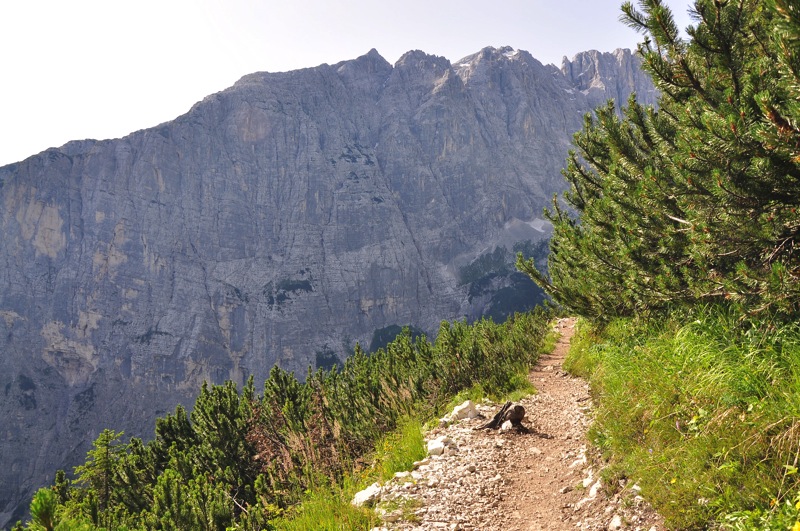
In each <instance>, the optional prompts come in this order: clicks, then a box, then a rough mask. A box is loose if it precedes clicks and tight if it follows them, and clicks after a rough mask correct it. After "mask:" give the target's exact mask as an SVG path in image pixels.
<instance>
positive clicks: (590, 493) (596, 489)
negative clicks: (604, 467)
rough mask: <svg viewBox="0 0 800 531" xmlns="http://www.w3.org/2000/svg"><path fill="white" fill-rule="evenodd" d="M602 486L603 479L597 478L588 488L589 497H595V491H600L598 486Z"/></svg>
mask: <svg viewBox="0 0 800 531" xmlns="http://www.w3.org/2000/svg"><path fill="white" fill-rule="evenodd" d="M602 486H603V480H601V479H598V480H597V482H596V483H595V484H594V485H592V488H591V489H589V497H590V498H595V497H597V493H598V492H599V491H600V488H601V487H602Z"/></svg>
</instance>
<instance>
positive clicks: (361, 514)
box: [273, 418, 427, 531]
mask: <svg viewBox="0 0 800 531" xmlns="http://www.w3.org/2000/svg"><path fill="white" fill-rule="evenodd" d="M426 453H427V450H426V446H425V440H424V438H423V436H422V426H421V424H420V422H419V421H418V420H416V419H412V418H406V419H403V420H402V421H401V422H400V424H399V427H398V428H397V429H396V430H395V431H393V432H391V433H389V434H387V435H386V436H385V437H384V438H383V439H381V441H380V442H379V443H378V444H377V446H376V450H375V453H374V455H372V456H371V457H370V461H371V462H372V465H371V466H370V467H369V468H368V469H366V470H364V471H362V472H361V473H357V474H356V473H354V474H352V475H350V476H348V477H347V478H345V481H344V487H342V488H341V489H339V488H331V487H328V486H325V487H318V488H315V489H313V490H312V491H309V492H308V493H307V494H306V497H305V498H304V499H303V501H302V502H301V503H300V504H298V505H297V506H296V507H295V508H294V509H293V510H292V511H291V512H290V513H289V514H288V515H287V516H285V517H284V518H281V519H280V520H278V521H275V522H273V524H274V525H275V529H277V530H280V531H284V530H285V531H301V530H302V531H305V530H308V529H315V530H317V529H319V530H325V531H327V530H331V531H334V530H335V531H341V530H351V529H370V528H371V527H374V526H377V525H379V523H380V518H379V517H378V516H377V515H376V514H375V513H374V512H373V511H372V510H370V509H359V508H356V507H353V506H352V505H351V504H350V501H351V500H352V499H353V496H354V495H355V493H356V492H358V491H359V490H361V489H363V488H365V487H366V486H367V485H369V484H371V483H373V482H375V481H380V482H381V483H383V482H386V481H387V480H389V479H391V478H392V477H393V476H394V474H395V473H396V472H401V471H404V470H410V469H411V466H412V465H413V463H414V461H419V460H420V459H422V458H424V457H425V455H426ZM403 509H406V508H405V507H403Z"/></svg>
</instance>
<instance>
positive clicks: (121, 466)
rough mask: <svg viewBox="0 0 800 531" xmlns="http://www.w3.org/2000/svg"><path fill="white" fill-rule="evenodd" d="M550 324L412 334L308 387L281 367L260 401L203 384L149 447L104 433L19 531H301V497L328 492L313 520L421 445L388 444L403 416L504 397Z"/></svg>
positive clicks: (357, 516) (317, 377) (515, 321)
mask: <svg viewBox="0 0 800 531" xmlns="http://www.w3.org/2000/svg"><path fill="white" fill-rule="evenodd" d="M546 327H547V318H546V316H545V314H544V313H543V312H540V311H539V312H533V313H529V314H525V315H516V316H514V317H513V318H511V319H509V320H508V321H506V322H505V323H503V324H494V323H492V322H491V321H480V322H477V323H475V324H473V325H467V324H466V323H462V322H456V323H452V324H451V323H446V322H445V323H442V325H441V327H440V329H439V334H438V336H437V338H436V341H435V343H434V344H431V343H429V342H428V341H427V339H426V338H425V337H419V338H417V339H415V340H414V339H412V336H411V332H410V331H409V330H406V331H405V332H404V333H403V334H401V335H400V336H398V337H397V339H396V340H395V341H393V342H391V343H390V344H389V345H388V346H387V347H386V348H385V349H379V350H378V351H377V352H375V353H372V354H366V353H365V352H364V351H363V350H361V349H360V348H358V347H356V349H355V353H354V354H353V355H352V356H351V357H350V358H348V359H347V360H346V361H345V363H344V365H343V367H342V368H341V369H338V368H335V367H334V368H333V369H332V370H330V371H323V370H318V371H316V372H313V373H310V374H308V375H307V377H306V379H305V381H304V382H301V381H299V380H298V379H297V378H295V376H294V375H293V374H291V373H287V372H286V371H283V370H281V369H280V368H278V367H275V368H274V369H273V370H272V372H271V374H270V377H269V379H267V381H266V382H265V383H264V387H263V392H262V394H261V395H257V393H256V390H255V385H254V383H253V381H252V379H251V380H250V381H249V382H248V383H247V385H246V386H245V387H244V388H243V389H241V390H238V389H237V388H236V386H235V385H234V384H233V383H232V382H227V383H225V384H223V385H215V386H208V385H204V386H203V388H202V390H201V392H200V395H199V396H198V398H197V400H196V402H195V404H194V407H193V408H192V409H191V413H188V412H187V411H186V410H185V409H184V408H183V407H180V406H179V407H178V408H176V410H175V412H174V413H173V414H170V415H167V416H166V417H164V418H160V419H158V421H157V422H156V430H155V438H154V439H153V440H151V441H150V442H148V443H144V442H143V441H142V440H140V439H137V438H133V439H130V440H129V441H127V442H125V441H124V439H123V437H122V434H121V433H117V432H114V431H112V430H105V431H103V432H102V433H101V434H100V436H99V437H98V438H97V440H96V441H95V442H94V447H93V449H92V450H91V451H90V452H89V453H88V456H87V460H86V462H85V463H84V464H83V465H81V466H79V467H77V468H76V469H75V477H74V479H71V480H70V479H67V477H66V475H65V474H64V473H59V474H58V476H57V478H56V483H55V485H53V486H52V487H49V488H44V489H41V490H40V491H39V492H37V494H36V496H35V497H34V500H33V503H32V504H31V515H32V520H31V522H29V523H28V524H27V526H26V528H27V529H37V530H38V529H48V530H52V529H63V530H66V529H109V530H110V529H115V530H118V529H164V530H168V529H187V530H188V529H192V530H195V529H215V530H216V529H220V530H224V529H231V528H232V529H273V528H276V526H277V527H278V528H280V529H296V528H297V527H296V525H295V524H291V523H288V522H290V520H287V519H285V518H281V517H283V516H285V515H287V514H292V513H293V512H295V510H296V507H297V504H298V502H300V501H301V500H303V499H304V498H306V497H307V493H308V492H311V491H315V492H323V493H324V492H327V493H328V496H327V498H326V497H325V496H317V497H316V498H315V500H314V503H310V504H305V505H304V506H303V507H302V508H301V509H300V510H299V512H298V515H299V517H301V518H302V517H303V514H305V515H307V516H306V517H309V518H316V516H315V515H314V513H313V511H314V507H315V506H316V505H315V504H319V503H322V505H323V506H324V507H328V506H327V505H325V504H326V503H327V501H330V499H334V498H336V492H337V489H341V488H342V482H343V480H344V479H345V478H346V477H347V476H348V474H349V473H352V472H353V471H354V470H358V469H359V468H364V466H365V464H366V461H365V459H366V458H367V456H368V455H369V454H370V453H371V452H373V450H374V448H375V446H376V443H378V442H379V441H383V443H381V444H382V445H383V446H382V447H387V445H389V446H394V445H398V444H399V443H398V442H397V441H408V440H412V441H413V440H416V439H419V440H421V435H417V437H416V439H414V437H411V436H408V437H401V438H400V439H395V438H392V437H389V438H387V433H390V432H391V431H392V430H395V429H396V428H398V426H401V427H402V426H406V427H407V426H409V425H411V426H412V428H411V432H413V431H414V429H416V432H417V433H418V434H419V425H418V424H417V425H416V428H413V426H414V425H413V423H410V421H408V420H404V419H408V417H409V415H413V414H416V415H418V416H419V415H427V416H430V415H433V414H434V413H437V412H438V410H439V409H440V408H441V407H442V406H443V405H444V404H446V403H447V401H448V400H449V399H450V398H451V397H452V396H453V395H455V394H457V393H458V392H460V391H462V390H465V389H470V388H472V387H474V386H476V385H477V384H480V386H481V387H482V388H483V389H484V390H485V391H486V392H487V393H490V394H491V393H494V394H503V393H506V392H508V391H510V390H512V389H513V387H514V386H515V385H517V384H518V383H519V382H518V378H516V376H517V375H518V374H519V373H523V374H524V373H525V372H526V370H527V368H528V367H529V366H530V365H531V363H532V362H533V361H535V359H536V356H537V353H538V351H539V348H540V347H541V345H542V342H543V339H544V335H545V330H546ZM406 431H408V430H406ZM400 433H404V431H403V430H400ZM404 444H406V443H404ZM379 446H380V445H379ZM411 446H413V447H419V446H420V443H419V441H418V440H417V442H416V443H414V444H412V445H411ZM401 447H403V448H405V446H402V445H401ZM401 454H404V455H405V454H408V455H405V456H404V457H403V456H401V457H400V458H399V459H400V460H401V461H402V459H408V458H409V456H413V452H410V451H403V452H401ZM387 461H389V462H386V463H384V464H383V467H384V468H386V469H387V470H391V472H393V471H394V470H392V469H391V467H393V466H395V465H393V464H392V463H391V462H390V461H391V460H387ZM326 500H327V501H326ZM334 505H335V504H334ZM324 510H329V509H324ZM336 510H337V511H339V509H336ZM308 515H310V516H308ZM337 518H339V524H337V526H341V525H345V526H353V527H356V528H357V527H358V526H357V525H356V524H355V523H354V522H360V523H361V524H364V523H365V522H368V521H369V517H367V516H365V515H364V513H363V512H359V510H356V509H354V508H348V509H347V510H342V514H341V515H340V516H339V517H337ZM347 522H349V523H347ZM300 525H302V524H300ZM337 528H338V527H337Z"/></svg>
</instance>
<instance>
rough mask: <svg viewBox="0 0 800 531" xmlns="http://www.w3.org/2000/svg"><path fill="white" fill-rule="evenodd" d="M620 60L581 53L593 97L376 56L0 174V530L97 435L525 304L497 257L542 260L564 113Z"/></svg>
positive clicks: (479, 64) (247, 90)
mask: <svg viewBox="0 0 800 531" xmlns="http://www.w3.org/2000/svg"><path fill="white" fill-rule="evenodd" d="M621 53H622V54H623V55H624V52H616V54H617V55H614V56H610V55H609V54H596V53H595V54H589V55H586V56H581V59H580V68H584V69H586V70H587V71H591V72H595V74H593V76H594V77H593V78H592V79H601V80H602V83H603V86H604V88H603V91H604V92H603V93H602V97H595V95H594V92H592V91H593V90H594V89H593V87H595V85H596V84H593V83H594V81H591V82H590V83H589V85H585V82H586V79H585V78H584V77H581V76H577V77H576V75H573V74H570V73H569V72H567V74H568V75H565V73H563V72H562V71H561V70H559V69H557V68H556V67H554V66H552V65H548V66H545V65H542V64H541V63H540V62H538V61H537V60H536V59H534V58H533V57H532V56H531V55H530V54H528V53H527V52H524V51H516V50H512V49H509V48H503V49H493V48H486V49H484V50H481V51H480V52H479V53H477V54H475V55H472V56H469V57H466V58H464V59H462V60H460V61H458V62H456V63H455V64H452V63H450V62H449V61H448V60H447V59H444V58H442V57H435V56H431V55H427V54H425V53H422V52H419V51H413V52H409V53H407V54H406V55H404V56H403V57H402V58H401V59H400V60H399V61H398V62H397V64H395V65H394V66H392V65H390V64H389V63H387V62H386V61H385V60H384V59H383V58H382V57H381V56H380V55H378V53H377V52H375V51H374V50H373V51H371V52H369V53H368V54H366V55H364V56H363V57H359V58H358V59H355V60H352V61H345V62H342V63H339V64H335V65H321V66H319V67H316V68H309V69H304V70H298V71H293V72H287V73H256V74H251V75H248V76H245V77H244V78H242V79H241V80H240V81H239V82H238V83H236V84H235V85H234V86H233V87H231V88H229V89H227V90H224V91H222V92H220V93H217V94H214V95H211V96H209V97H207V98H206V99H204V100H203V101H202V102H199V103H197V104H196V105H195V106H194V107H193V108H192V109H191V110H190V111H189V112H188V113H186V114H185V115H183V116H180V117H179V118H177V119H175V120H173V121H171V122H167V123H164V124H161V125H159V126H157V127H154V128H151V129H147V130H143V131H137V132H135V133H132V134H130V135H128V136H126V137H125V138H121V139H116V140H105V141H93V140H85V141H78V142H70V143H69V144H66V145H65V146H62V147H61V148H57V149H49V150H47V151H45V152H43V153H40V154H38V155H35V156H33V157H30V158H28V159H27V160H25V161H22V162H19V163H16V164H12V165H8V166H5V167H2V168H0V205H2V211H0V226H1V228H2V230H0V353H2V356H0V390H1V391H2V393H3V398H2V401H0V426H2V428H1V429H2V438H0V459H2V462H1V463H0V525H5V524H6V523H8V522H9V521H11V520H13V519H16V518H17V517H19V516H21V514H22V512H24V510H25V504H26V503H27V499H28V498H29V497H30V496H31V495H32V493H33V491H34V490H35V489H36V488H38V487H40V486H42V485H44V484H46V483H48V482H49V481H51V480H52V478H53V476H54V474H55V471H56V470H57V469H58V468H64V469H66V470H68V471H71V469H72V467H73V466H74V465H76V464H78V463H80V462H82V461H83V458H84V456H85V452H86V450H87V449H88V447H89V445H90V443H91V441H93V440H94V439H95V438H96V436H97V435H98V433H99V432H100V431H101V430H102V429H103V428H106V427H108V428H113V429H115V430H124V431H125V433H126V435H127V436H133V435H136V436H141V437H144V438H145V439H147V438H149V437H151V436H152V433H153V425H154V424H153V421H154V418H155V417H156V416H158V415H163V414H165V413H166V412H169V411H171V410H172V409H173V408H174V406H175V405H176V404H178V403H184V404H187V405H191V404H192V401H193V399H194V397H195V394H196V393H197V391H198V389H199V386H200V384H201V382H203V381H204V380H208V381H211V382H222V381H224V380H226V379H232V380H234V381H236V382H239V383H241V382H243V381H245V380H246V379H247V378H248V376H250V375H254V377H255V379H256V381H257V382H259V381H263V380H264V379H265V378H266V377H267V374H268V371H269V370H270V368H271V367H272V366H273V365H275V364H278V365H280V366H281V367H284V368H287V369H292V370H296V371H298V372H299V373H300V374H304V373H305V371H306V370H307V368H308V367H309V366H312V367H313V366H316V365H318V364H321V363H323V362H324V363H332V362H335V361H337V360H338V359H342V358H343V357H344V356H345V355H346V353H347V351H348V350H349V349H350V348H352V346H353V345H354V344H355V342H356V341H359V342H361V344H362V345H369V344H370V343H371V339H374V335H375V334H376V331H383V332H386V331H387V330H393V329H394V328H392V327H395V328H396V325H400V326H403V325H413V326H414V327H415V329H419V330H422V331H425V332H427V333H429V334H435V332H436V330H437V326H438V323H439V322H440V320H442V319H460V318H464V317H466V318H468V319H474V318H477V317H479V316H481V315H485V314H488V315H492V316H493V317H495V318H503V317H504V316H505V315H507V314H508V312H510V311H512V310H514V309H518V308H520V307H524V306H525V305H526V304H527V305H530V304H532V303H534V302H536V300H538V299H537V297H540V296H541V295H540V294H539V293H537V292H535V290H534V289H533V288H532V287H531V286H530V284H525V283H526V282H529V281H527V280H526V279H524V278H522V279H521V278H520V275H519V274H515V273H514V272H513V268H511V267H509V265H508V264H509V262H511V261H513V256H514V254H515V252H516V251H518V250H521V251H523V252H529V254H536V253H537V252H538V253H539V254H540V255H541V252H542V245H541V241H542V240H543V239H545V238H546V237H547V235H548V233H549V230H550V228H549V226H548V224H547V223H546V222H544V221H543V220H542V219H541V218H542V209H543V207H544V206H546V205H547V204H549V202H550V200H551V198H552V196H553V194H554V193H556V192H558V191H560V190H561V189H562V188H563V187H564V182H563V179H562V177H561V175H560V168H561V167H562V165H563V161H564V159H565V157H566V153H567V150H568V148H569V146H570V139H571V135H572V133H573V132H574V131H575V130H577V129H578V128H579V127H580V125H581V118H582V115H583V114H584V113H585V112H587V111H589V110H590V109H591V108H592V105H594V104H595V103H597V102H598V101H599V99H604V98H608V97H613V98H616V99H618V100H620V101H624V100H625V99H626V98H627V96H628V93H629V92H630V90H631V89H633V88H637V89H640V85H641V79H642V76H641V74H639V73H638V63H637V62H636V61H635V60H633V59H631V58H630V55H629V54H627V55H624V57H627V58H629V60H628V59H626V60H625V61H616V62H615V61H613V60H607V59H608V57H618V56H619V54H621ZM576 61H577V59H576ZM575 64H578V63H575ZM576 68H577V67H576ZM592 69H593V70H592ZM598 72H599V74H598ZM609 80H611V81H613V83H612V82H610V81H609ZM587 87H588V88H587ZM647 90H651V88H647ZM595 92H596V91H595ZM598 98H599V99H598ZM540 258H541V256H540ZM525 290H528V291H525ZM520 293H530V296H527V295H526V296H525V297H520V296H519V294H520ZM515 297H516V298H515ZM520 299H524V300H520Z"/></svg>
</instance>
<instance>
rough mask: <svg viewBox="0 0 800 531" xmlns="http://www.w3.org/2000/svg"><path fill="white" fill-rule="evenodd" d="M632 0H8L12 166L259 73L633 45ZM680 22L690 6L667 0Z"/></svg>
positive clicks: (2, 133) (3, 119) (2, 126)
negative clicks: (625, 4) (625, 3)
mask: <svg viewBox="0 0 800 531" xmlns="http://www.w3.org/2000/svg"><path fill="white" fill-rule="evenodd" d="M621 3H622V0H506V1H501V2H489V1H487V0H402V1H400V0H371V1H369V0H283V1H276V0H3V1H2V2H0V20H1V21H2V26H0V28H2V29H0V50H2V52H0V76H2V77H0V165H3V164H7V163H11V162H15V161H18V160H22V159H24V158H26V157H28V156H30V155H33V154H35V153H38V152H40V151H42V150H44V149H47V148H48V147H53V146H61V145H63V144H64V143H66V142H68V141H69V140H77V139H84V138H96V139H103V138H114V137H120V136H124V135H126V134H127V133H130V132H132V131H135V130H137V129H143V128H146V127H151V126H154V125H157V124H159V123H161V122H165V121H168V120H172V119H173V118H175V117H177V116H179V115H181V114H183V113H185V112H186V111H188V110H189V108H190V107H191V106H192V105H193V104H194V103H195V102H197V101H199V100H201V99H203V97H205V96H207V95H209V94H212V93H214V92H218V91H220V90H223V89H225V88H227V87H229V86H230V85H232V84H233V83H234V82H235V81H236V80H237V79H239V78H240V77H242V76H244V75H246V74H249V73H252V72H257V71H270V72H278V71H285V70H293V69H297V68H305V67H312V66H317V65H319V64H322V63H337V62H339V61H342V60H346V59H353V58H355V57H358V56H360V55H363V54H364V53H366V52H368V51H369V50H370V49H371V48H376V49H377V50H378V52H380V53H381V55H383V57H384V58H386V59H387V60H388V61H389V62H390V63H394V62H395V61H397V59H399V57H400V56H401V55H402V54H403V53H405V52H406V51H408V50H414V49H419V50H423V51H425V52H427V53H429V54H435V55H441V56H444V57H446V58H448V59H450V60H451V61H453V62H455V61H456V60H458V59H460V58H462V57H464V56H466V55H469V54H472V53H474V52H477V51H478V50H480V49H481V48H483V47H485V46H496V47H499V46H506V45H508V46H512V47H514V48H520V49H523V50H527V51H529V52H530V53H531V54H532V55H533V56H534V57H536V58H537V59H539V60H540V61H542V62H543V63H554V64H556V65H559V66H560V64H561V58H562V57H563V56H564V55H567V56H569V57H572V56H573V55H574V54H575V53H577V52H580V51H583V50H588V49H598V50H601V51H612V50H614V49H615V48H620V47H628V48H634V47H635V45H636V43H637V42H639V41H640V40H641V38H640V36H639V35H637V34H636V33H635V32H633V31H632V30H631V29H629V28H628V27H626V26H625V25H623V24H622V23H620V22H619V21H618V18H619V14H620V10H619V6H620V5H621ZM667 3H668V4H669V5H671V6H672V7H673V10H674V11H675V12H676V15H678V21H679V25H680V26H681V27H685V26H686V25H687V24H688V23H689V19H688V16H686V11H687V8H688V5H689V1H688V0H668V2H667Z"/></svg>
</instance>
